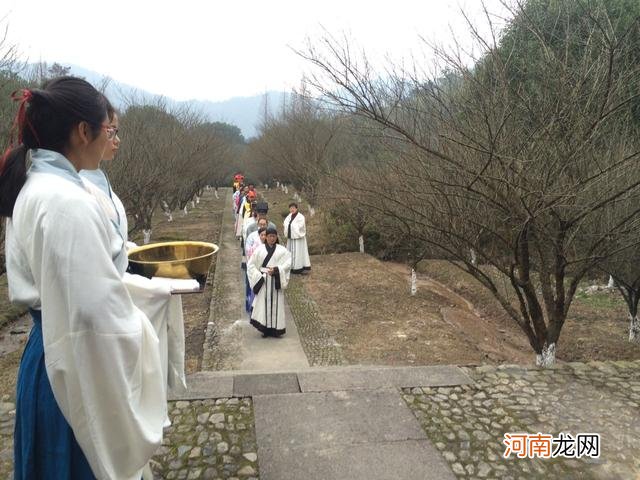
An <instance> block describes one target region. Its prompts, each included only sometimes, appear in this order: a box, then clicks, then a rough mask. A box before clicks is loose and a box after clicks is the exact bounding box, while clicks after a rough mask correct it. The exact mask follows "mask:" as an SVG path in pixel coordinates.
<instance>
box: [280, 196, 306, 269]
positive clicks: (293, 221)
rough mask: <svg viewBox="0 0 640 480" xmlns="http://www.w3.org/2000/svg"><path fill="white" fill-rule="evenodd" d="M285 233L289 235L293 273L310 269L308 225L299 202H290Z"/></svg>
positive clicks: (288, 248) (285, 222) (285, 220)
mask: <svg viewBox="0 0 640 480" xmlns="http://www.w3.org/2000/svg"><path fill="white" fill-rule="evenodd" d="M284 234H285V235H286V237H287V250H289V252H290V253H291V273H304V272H308V271H310V270H311V259H310V258H309V248H308V247H307V227H306V222H305V218H304V215H302V213H300V212H299V211H298V204H297V203H293V202H292V203H290V204H289V215H287V218H285V219H284Z"/></svg>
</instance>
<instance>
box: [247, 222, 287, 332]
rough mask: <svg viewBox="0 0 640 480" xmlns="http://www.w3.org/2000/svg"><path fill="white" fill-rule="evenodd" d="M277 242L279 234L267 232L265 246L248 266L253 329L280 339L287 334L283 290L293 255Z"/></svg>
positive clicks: (256, 251) (258, 250)
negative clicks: (252, 295)
mask: <svg viewBox="0 0 640 480" xmlns="http://www.w3.org/2000/svg"><path fill="white" fill-rule="evenodd" d="M277 242H278V232H277V230H276V229H274V228H267V230H266V243H265V244H264V245H260V246H259V247H258V248H257V249H256V250H255V251H254V252H253V254H252V255H251V258H250V259H249V261H248V263H247V276H248V278H249V284H250V286H251V288H252V289H253V292H254V294H255V298H254V299H253V310H252V311H251V325H253V326H254V327H255V328H257V329H258V330H259V331H260V332H262V334H263V336H265V337H267V336H275V337H279V336H282V335H284V334H285V333H286V331H287V324H286V319H285V313H284V292H283V291H282V290H283V289H285V288H287V284H288V283H289V271H290V269H291V255H290V254H289V252H288V251H287V249H286V248H284V247H283V246H282V245H279V244H278V243H277Z"/></svg>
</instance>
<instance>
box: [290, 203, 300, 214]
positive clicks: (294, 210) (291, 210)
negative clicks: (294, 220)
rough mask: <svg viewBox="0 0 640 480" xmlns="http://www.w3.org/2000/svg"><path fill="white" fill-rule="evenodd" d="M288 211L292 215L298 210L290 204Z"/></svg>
mask: <svg viewBox="0 0 640 480" xmlns="http://www.w3.org/2000/svg"><path fill="white" fill-rule="evenodd" d="M289 212H290V213H291V215H294V214H296V213H297V212H298V209H297V208H296V207H294V206H293V205H292V206H290V207H289Z"/></svg>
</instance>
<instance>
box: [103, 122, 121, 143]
mask: <svg viewBox="0 0 640 480" xmlns="http://www.w3.org/2000/svg"><path fill="white" fill-rule="evenodd" d="M102 128H104V129H105V130H106V131H107V140H113V139H114V138H116V136H117V135H118V131H119V130H118V129H117V128H116V127H112V126H111V125H102Z"/></svg>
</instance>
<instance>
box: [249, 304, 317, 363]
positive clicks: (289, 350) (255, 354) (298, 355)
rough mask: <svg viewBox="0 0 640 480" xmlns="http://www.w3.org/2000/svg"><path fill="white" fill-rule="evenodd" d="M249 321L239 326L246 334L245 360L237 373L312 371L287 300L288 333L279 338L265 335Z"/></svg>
mask: <svg viewBox="0 0 640 480" xmlns="http://www.w3.org/2000/svg"><path fill="white" fill-rule="evenodd" d="M245 318H246V321H242V322H241V323H240V325H239V327H240V329H241V331H242V345H241V349H242V354H241V355H242V360H241V362H240V364H239V365H238V367H237V370H255V371H269V372H273V371H275V370H283V369H288V370H300V369H304V368H309V361H308V360H307V356H306V355H305V353H304V350H303V348H302V344H301V343H300V337H299V335H298V329H297V328H296V323H295V322H294V321H293V316H292V315H291V310H290V309H289V305H288V304H287V302H286V300H285V318H286V322H287V333H286V334H285V335H284V336H282V337H279V338H275V337H266V338H264V337H263V336H262V333H260V332H259V331H258V330H256V329H255V328H254V327H253V326H251V324H250V323H249V319H248V316H246V317H245Z"/></svg>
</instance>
